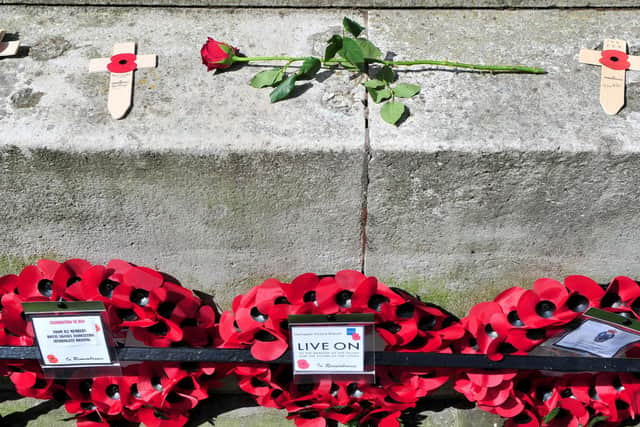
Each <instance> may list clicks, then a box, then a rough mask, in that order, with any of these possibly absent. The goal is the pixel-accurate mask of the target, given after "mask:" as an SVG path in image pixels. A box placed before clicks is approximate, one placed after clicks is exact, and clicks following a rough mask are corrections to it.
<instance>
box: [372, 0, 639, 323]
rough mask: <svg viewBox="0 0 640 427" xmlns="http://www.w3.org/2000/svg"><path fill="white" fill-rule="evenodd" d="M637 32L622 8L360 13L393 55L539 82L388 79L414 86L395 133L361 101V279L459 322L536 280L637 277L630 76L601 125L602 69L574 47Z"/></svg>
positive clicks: (635, 119)
mask: <svg viewBox="0 0 640 427" xmlns="http://www.w3.org/2000/svg"><path fill="white" fill-rule="evenodd" d="M622 22H624V23H625V26H624V27H621V26H620V23H622ZM639 25H640V22H639V21H638V20H637V14H636V13H634V12H629V11H606V12H604V11H599V12H595V11H589V10H582V11H571V10H566V11H558V10H547V11H542V10H537V11H532V10H528V11H525V10H517V11H375V12H372V13H370V14H369V27H370V33H369V34H370V37H371V38H372V39H374V40H376V42H378V43H379V45H380V46H385V47H386V48H387V50H388V51H391V52H397V54H398V57H397V59H399V60H401V59H407V58H425V57H426V58H435V59H438V58H439V59H449V60H454V61H462V62H476V63H493V64H500V63H502V64H512V63H515V64H527V65H531V66H540V67H542V68H545V69H547V70H548V72H549V73H548V74H547V75H543V76H527V75H495V76H493V75H489V74H481V73H474V72H455V71H454V72H452V71H443V70H437V69H433V68H432V69H431V70H432V71H431V72H430V70H429V69H427V70H426V71H423V72H420V73H416V72H411V71H407V72H400V73H399V76H400V80H401V81H403V82H413V83H420V84H421V86H422V92H421V93H420V95H419V96H417V97H415V98H413V99H411V100H408V101H407V105H408V106H409V108H410V110H411V113H412V115H411V116H410V117H409V118H408V119H407V120H406V122H405V123H403V124H402V125H401V126H400V127H394V126H390V125H388V124H387V123H384V122H383V121H382V120H381V119H380V118H379V108H378V105H373V106H372V107H371V110H372V111H371V115H370V118H369V124H370V132H371V149H372V153H371V155H372V161H371V164H370V165H369V177H370V185H369V192H368V194H369V203H368V212H369V216H368V218H369V223H368V228H367V237H368V248H367V256H366V270H367V272H368V273H369V274H375V275H378V276H379V277H382V278H385V279H387V280H389V281H391V282H394V281H395V282H396V283H398V284H399V285H401V286H406V287H408V288H411V289H414V290H416V291H418V292H420V293H421V294H422V295H423V297H424V298H425V299H426V300H429V301H433V302H436V303H441V304H443V305H444V306H445V307H447V308H449V309H451V310H453V311H454V312H455V313H457V314H459V315H464V314H465V313H466V312H467V310H468V309H469V308H470V307H471V306H472V305H473V304H475V303H477V302H480V301H486V300H490V299H492V298H494V297H495V296H496V295H497V294H498V293H499V292H500V291H501V290H503V289H505V288H507V287H509V286H514V285H523V286H528V285H530V284H531V282H532V281H533V280H534V279H536V278H539V277H555V278H562V277H564V276H565V275H568V274H585V275H589V276H592V277H593V278H595V279H596V280H598V281H601V282H607V281H608V280H610V279H611V278H612V277H614V276H616V275H630V276H632V277H638V271H640V262H639V261H638V257H637V256H636V255H635V254H636V253H637V252H638V249H639V248H640V243H639V242H640V232H638V230H639V228H638V227H639V226H640V220H639V219H638V206H637V200H638V199H639V198H640V190H639V189H638V188H639V186H638V183H639V181H638V179H637V170H638V167H640V144H639V143H638V138H637V136H638V130H639V129H640V91H639V90H638V89H639V88H640V85H639V84H638V83H639V82H640V73H638V72H628V73H627V105H626V107H625V108H624V109H623V110H622V111H621V112H620V113H619V114H618V115H616V116H608V115H606V114H605V113H604V112H603V111H602V108H601V107H600V105H599V101H598V92H599V81H600V69H599V67H592V66H588V65H582V64H579V63H578V61H577V54H578V51H579V49H580V48H581V47H590V48H596V47H597V46H598V44H599V43H601V42H602V40H603V39H604V38H606V37H617V38H621V39H626V40H628V42H629V44H630V47H631V49H632V50H635V51H637V50H638V49H640V39H638V37H637V35H638V33H639V32H640V26H639Z"/></svg>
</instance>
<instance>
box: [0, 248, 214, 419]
mask: <svg viewBox="0 0 640 427" xmlns="http://www.w3.org/2000/svg"><path fill="white" fill-rule="evenodd" d="M61 300H62V301H100V302H102V303H104V305H105V308H106V311H107V317H108V320H109V325H110V328H111V331H112V333H113V334H114V336H116V337H118V336H120V337H121V338H122V337H123V336H124V334H125V332H126V331H127V330H128V331H129V332H130V333H131V334H132V336H133V337H134V338H135V339H137V340H138V341H140V342H142V343H143V344H145V345H148V346H153V347H168V346H172V347H175V346H190V347H204V346H207V347H209V346H215V345H217V344H218V343H219V342H220V338H219V336H218V332H217V320H218V318H219V314H218V310H217V309H216V307H215V306H214V305H213V304H212V303H209V302H205V301H203V300H202V299H200V298H199V297H197V296H195V295H194V294H193V293H192V292H191V291H189V290H187V289H185V288H183V287H182V286H181V285H180V283H179V282H178V281H177V280H176V279H175V278H173V277H171V276H169V275H167V274H164V273H161V272H159V271H156V270H153V269H151V268H147V267H139V266H136V265H133V264H130V263H128V262H125V261H121V260H112V261H110V262H109V263H108V264H107V265H106V266H103V265H91V264H90V263H89V262H88V261H85V260H82V259H72V260H68V261H65V262H62V263H59V262H56V261H50V260H40V261H38V262H37V263H36V264H35V265H30V266H27V267H25V268H24V269H23V270H22V271H21V272H20V274H18V275H6V276H2V277H0V303H1V310H0V345H17V346H30V345H33V344H34V335H33V328H32V326H31V324H30V323H28V322H27V321H26V319H25V316H24V311H23V308H22V303H23V302H33V301H61ZM2 373H4V374H5V375H8V376H9V378H10V380H11V381H12V382H13V383H14V385H15V388H16V391H17V392H18V393H19V394H21V395H23V396H26V397H34V398H39V399H52V398H55V399H58V400H60V401H64V402H65V407H66V409H67V410H68V411H69V412H70V413H72V414H74V418H76V419H77V421H78V425H79V426H81V427H98V426H110V425H117V426H126V425H128V424H127V423H134V424H137V423H139V422H143V423H144V424H146V425H147V426H150V427H155V426H162V427H174V426H176V427H180V426H182V425H184V424H185V423H186V421H187V416H188V411H189V410H190V409H192V408H194V407H195V406H196V405H197V403H198V402H199V401H201V400H203V399H205V398H207V397H209V393H210V392H211V390H213V388H215V384H216V383H215V378H216V377H217V376H218V375H219V374H220V373H219V372H218V371H216V369H215V367H214V366H212V365H198V364H180V365H176V364H162V365H158V364H150V363H143V364H137V365H132V366H128V367H126V368H125V369H124V373H123V375H124V376H122V377H98V378H94V379H85V380H78V379H68V380H59V379H51V378H45V377H44V375H43V373H42V371H41V369H40V367H39V364H38V363H37V362H36V361H9V362H7V363H6V364H5V365H4V366H3V370H2Z"/></svg>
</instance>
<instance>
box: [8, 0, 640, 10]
mask: <svg viewBox="0 0 640 427" xmlns="http://www.w3.org/2000/svg"><path fill="white" fill-rule="evenodd" d="M0 4H14V5H36V4H38V5H103V6H104V5H106V6H141V5H144V6H182V7H201V6H205V7H234V8H235V7H260V8H271V7H273V8H281V7H290V8H334V7H343V8H369V9H371V8H382V9H385V8H391V9H403V8H410V9H414V8H423V9H424V8H437V9H440V8H442V9H455V8H462V9H471V8H494V9H505V8H533V9H537V8H542V9H547V8H585V7H589V8H593V7H606V8H620V7H630V8H637V7H639V5H638V2H637V1H636V0H395V1H390V0H355V1H354V0H0Z"/></svg>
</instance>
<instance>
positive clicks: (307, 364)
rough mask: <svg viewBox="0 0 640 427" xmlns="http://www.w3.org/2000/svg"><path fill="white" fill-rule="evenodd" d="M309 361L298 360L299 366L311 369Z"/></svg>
mask: <svg viewBox="0 0 640 427" xmlns="http://www.w3.org/2000/svg"><path fill="white" fill-rule="evenodd" d="M309 366H310V365H309V362H307V361H306V360H304V359H300V360H298V368H300V369H309Z"/></svg>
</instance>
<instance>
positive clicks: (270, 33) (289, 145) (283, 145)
mask: <svg viewBox="0 0 640 427" xmlns="http://www.w3.org/2000/svg"><path fill="white" fill-rule="evenodd" d="M0 10H1V15H2V25H3V28H5V29H7V31H8V32H12V33H19V34H20V40H21V41H22V43H23V44H24V45H25V46H30V52H29V55H28V56H27V57H24V58H3V59H2V60H0V134H1V135H2V138H0V145H16V146H18V147H20V148H42V147H46V148H48V149H52V150H64V151H85V152H87V151H88V152H93V151H105V150H124V151H128V152H132V151H152V152H165V151H171V152H186V153H215V154H223V153H228V152H252V151H298V152H303V151H305V150H308V149H312V150H314V151H316V150H320V151H334V152H339V151H343V150H348V151H354V150H362V148H363V141H364V130H363V123H364V120H363V116H362V102H361V100H362V97H363V91H362V90H361V88H360V87H358V83H357V82H355V81H351V80H349V77H350V76H349V74H348V73H344V72H343V73H339V72H337V73H330V72H328V71H324V72H322V73H320V75H319V76H318V80H312V81H308V82H300V83H299V84H298V89H297V94H298V95H301V94H302V93H304V96H297V97H295V98H293V99H289V100H287V101H286V102H280V103H277V104H270V102H269V92H270V90H269V89H262V90H257V89H254V88H252V87H250V86H249V84H248V83H249V81H250V80H251V77H252V76H253V75H254V74H255V73H257V72H258V71H261V70H263V69H265V68H262V67H258V66H245V67H241V68H239V69H236V70H234V71H231V72H225V73H220V74H217V73H214V72H209V73H207V71H206V67H205V66H204V65H202V60H201V58H200V48H201V47H202V45H203V43H205V42H206V40H207V37H208V36H211V37H213V38H215V39H216V40H220V41H225V42H227V43H230V44H233V45H234V46H236V47H238V48H240V50H241V52H244V53H246V54H249V55H256V56H259V55H266V54H271V55H278V54H289V55H294V56H296V55H298V56H302V55H309V54H312V53H315V54H320V49H324V43H325V42H326V40H327V39H328V37H329V36H330V34H332V32H331V29H332V28H337V29H338V30H339V29H340V25H341V21H342V17H343V16H344V15H345V13H349V12H345V11H340V10H330V11H320V12H319V11H313V12H310V11H306V12H305V11H297V10H279V11H278V10H240V11H233V10H205V9H166V8H117V7H113V8H84V7H45V8H42V7H17V6H4V7H1V8H0ZM351 16H353V15H351ZM123 41H136V42H137V43H138V53H140V54H148V53H155V54H157V55H158V67H157V68H155V69H143V70H138V71H136V73H135V94H134V101H133V107H132V109H131V111H130V113H129V115H128V116H127V117H126V118H125V119H123V120H120V121H116V120H113V119H112V118H111V116H110V115H109V113H108V111H107V91H108V86H109V76H108V75H107V73H88V72H87V70H88V64H89V60H90V59H92V58H99V57H110V56H111V50H112V46H113V44H114V43H117V42H123ZM281 64H282V63H281ZM319 80H322V83H320V81H319ZM302 112H304V113H302ZM327 123H331V126H327Z"/></svg>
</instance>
